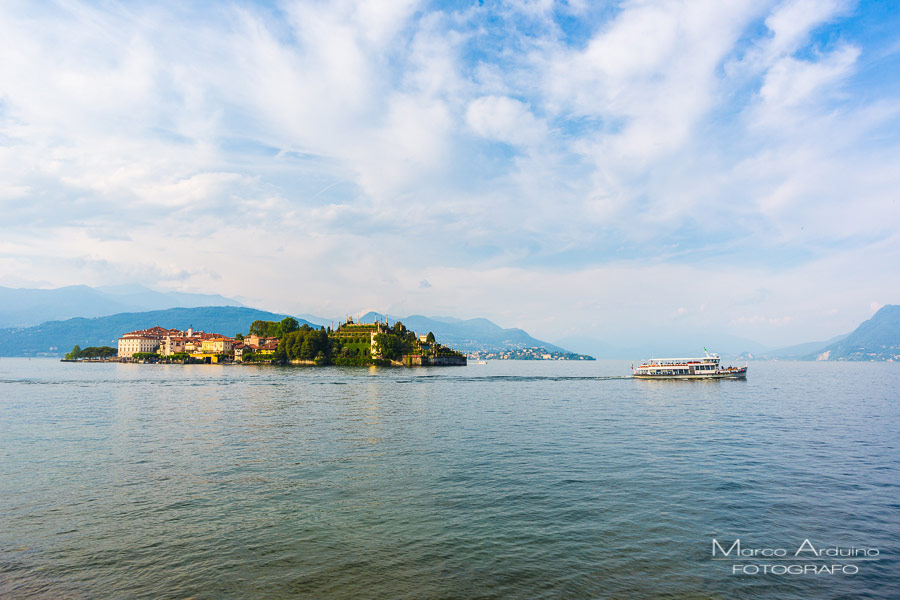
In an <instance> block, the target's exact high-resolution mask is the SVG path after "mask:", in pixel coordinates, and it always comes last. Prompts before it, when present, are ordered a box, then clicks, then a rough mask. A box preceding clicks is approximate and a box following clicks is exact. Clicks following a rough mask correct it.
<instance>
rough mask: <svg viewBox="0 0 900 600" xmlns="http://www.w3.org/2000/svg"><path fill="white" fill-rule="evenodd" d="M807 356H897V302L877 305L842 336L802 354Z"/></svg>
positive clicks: (893, 358)
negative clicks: (867, 318) (815, 349)
mask: <svg viewBox="0 0 900 600" xmlns="http://www.w3.org/2000/svg"><path fill="white" fill-rule="evenodd" d="M805 358H806V359H807V360H854V361H856V360H866V361H872V360H874V361H897V360H900V305H896V304H888V305H886V306H883V307H881V309H880V310H879V311H878V312H876V313H875V314H874V315H873V316H872V318H871V319H869V320H867V321H863V323H862V324H861V325H860V326H859V327H857V328H856V329H854V330H853V332H852V333H850V334H849V335H848V336H846V337H845V338H843V339H841V340H839V341H837V342H835V343H832V344H830V345H828V346H825V347H824V348H822V349H820V350H817V351H814V352H812V353H810V354H809V355H807V356H806V357H805Z"/></svg>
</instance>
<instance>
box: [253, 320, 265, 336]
mask: <svg viewBox="0 0 900 600" xmlns="http://www.w3.org/2000/svg"><path fill="white" fill-rule="evenodd" d="M268 331H269V322H268V321H253V323H251V324H250V335H258V336H259V337H266V334H267V333H268Z"/></svg>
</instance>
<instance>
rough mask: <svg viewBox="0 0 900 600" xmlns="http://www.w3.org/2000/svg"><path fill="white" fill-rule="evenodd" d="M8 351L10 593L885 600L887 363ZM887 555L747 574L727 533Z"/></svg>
mask: <svg viewBox="0 0 900 600" xmlns="http://www.w3.org/2000/svg"><path fill="white" fill-rule="evenodd" d="M627 373H628V365H627V364H625V363H616V362H605V361H601V362H597V363H562V362H556V361H553V362H549V361H548V362H547V363H526V362H506V363H503V362H490V363H488V364H487V365H473V366H470V367H466V368H451V369H420V370H405V369H371V370H369V369H348V368H330V367H329V368H321V369H317V368H306V369H304V368H286V369H281V368H241V367H224V366H216V365H209V366H207V365H197V366H180V365H115V364H98V365H87V364H71V363H58V362H55V361H50V360H32V361H27V360H17V359H3V361H2V362H0V514H2V515H3V517H4V518H3V519H2V521H0V597H7V596H8V597H22V598H32V597H35V598H37V597H46V598H95V597H128V598H186V597H193V598H247V597H259V598H290V597H297V596H300V597H310V598H357V597H384V598H468V597H473V598H475V597H484V598H521V597H529V598H561V597H597V598H655V597H671V598H701V597H702V598H742V597H746V598H750V597H767V598H809V597H839V596H841V595H845V596H849V597H867V598H891V597H893V596H894V594H895V591H896V583H897V579H896V573H897V572H898V569H897V567H898V564H897V559H896V557H897V551H898V547H897V546H898V542H897V540H898V539H900V538H898V535H897V534H898V532H900V529H898V525H900V516H898V508H900V505H898V503H897V500H896V498H897V497H900V493H898V492H900V489H898V488H900V478H898V475H897V473H898V472H900V471H898V466H900V465H898V462H900V452H898V441H900V440H898V436H897V431H900V415H898V413H900V409H898V407H897V404H896V402H895V401H894V397H895V394H894V393H893V390H895V389H897V384H898V383H900V377H898V373H900V372H898V370H897V367H896V365H891V364H821V363H809V364H789V363H757V364H754V365H751V371H750V373H751V374H750V378H749V379H748V380H747V381H695V382H690V381H675V382H662V381H634V380H631V379H628V378H623V377H622V375H625V374H627ZM714 537H716V538H718V539H720V540H723V539H727V540H733V539H736V538H738V537H739V538H741V539H742V541H743V542H744V545H748V546H754V547H764V546H792V545H793V546H796V545H797V544H799V542H801V541H802V540H803V539H805V538H810V539H811V540H813V541H815V542H816V543H817V544H820V545H843V546H857V547H860V546H866V547H877V548H880V550H881V557H880V560H878V561H872V562H870V563H866V564H865V565H864V566H862V565H861V566H860V572H859V573H858V574H857V575H854V576H842V575H835V576H813V575H808V576H774V575H765V576H755V577H754V576H737V575H731V574H730V569H729V567H730V564H727V563H721V562H715V561H712V560H710V546H711V540H712V538H714Z"/></svg>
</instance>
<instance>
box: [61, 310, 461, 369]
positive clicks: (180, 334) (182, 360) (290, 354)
mask: <svg viewBox="0 0 900 600" xmlns="http://www.w3.org/2000/svg"><path fill="white" fill-rule="evenodd" d="M63 360H64V361H80V360H108V361H115V362H132V363H169V364H234V363H240V364H257V365H259V364H280V365H285V364H294V365H317V366H323V365H345V366H350V365H358V366H367V365H384V366H387V365H394V366H407V367H414V366H462V365H465V364H466V363H467V359H466V355H465V354H463V353H462V352H458V351H456V350H453V349H452V348H448V347H447V346H444V345H443V344H440V343H439V342H438V341H437V340H436V339H435V337H434V334H433V333H431V332H429V333H427V334H423V335H418V334H416V332H414V331H410V330H408V329H407V328H406V327H405V326H404V325H403V323H401V322H399V321H398V322H395V323H394V324H393V325H390V324H388V323H387V322H386V321H384V322H375V323H355V322H354V321H353V319H352V318H348V319H347V321H346V322H345V323H342V324H341V325H340V326H338V328H337V329H335V330H332V329H331V328H330V327H328V328H325V327H320V328H316V327H310V326H309V325H307V324H304V325H302V326H301V325H300V324H299V322H298V321H297V320H296V319H295V318H293V317H286V318H284V319H283V320H281V321H261V320H259V321H254V322H253V323H252V324H251V325H250V329H249V332H248V333H247V334H242V333H238V334H236V335H235V336H234V337H228V336H225V335H222V334H219V333H210V332H205V331H195V330H194V329H193V328H188V329H187V330H180V329H166V328H164V327H160V326H158V325H157V326H155V327H151V328H149V329H141V330H136V331H129V332H127V333H124V334H122V335H121V337H119V339H118V348H112V347H92V348H85V349H83V350H82V349H81V348H80V347H78V346H75V347H74V348H73V349H72V352H70V353H68V354H66V356H65V358H64V359H63Z"/></svg>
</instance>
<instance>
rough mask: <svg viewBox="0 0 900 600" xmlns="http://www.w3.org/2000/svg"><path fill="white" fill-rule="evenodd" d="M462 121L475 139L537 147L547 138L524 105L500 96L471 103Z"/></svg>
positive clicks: (544, 125)
mask: <svg viewBox="0 0 900 600" xmlns="http://www.w3.org/2000/svg"><path fill="white" fill-rule="evenodd" d="M466 121H467V122H468V124H469V127H471V128H472V130H473V131H474V132H475V133H477V134H478V135H480V136H483V137H485V138H488V139H491V140H496V141H499V142H504V143H507V144H512V145H515V146H530V145H533V144H537V143H539V142H540V141H541V140H542V139H543V138H544V137H545V136H546V135H547V127H546V124H545V123H543V122H542V121H540V120H539V119H537V118H535V116H534V115H533V114H532V113H531V110H530V109H529V107H528V106H527V105H526V104H525V103H523V102H520V101H519V100H515V99H514V98H507V97H504V96H483V97H481V98H477V99H475V100H473V101H472V102H471V103H470V104H469V107H468V109H467V110H466Z"/></svg>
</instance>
